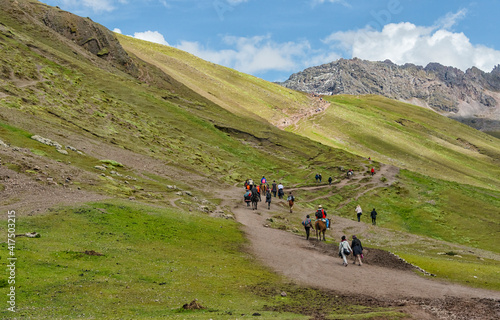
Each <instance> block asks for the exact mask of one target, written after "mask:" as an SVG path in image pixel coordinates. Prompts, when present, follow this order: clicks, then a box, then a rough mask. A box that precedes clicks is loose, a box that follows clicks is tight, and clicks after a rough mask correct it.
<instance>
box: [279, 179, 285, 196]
mask: <svg viewBox="0 0 500 320" xmlns="http://www.w3.org/2000/svg"><path fill="white" fill-rule="evenodd" d="M283 189H284V187H283V185H282V184H281V182H280V184H278V198H280V199H283V196H284V195H285V191H284V190H283Z"/></svg>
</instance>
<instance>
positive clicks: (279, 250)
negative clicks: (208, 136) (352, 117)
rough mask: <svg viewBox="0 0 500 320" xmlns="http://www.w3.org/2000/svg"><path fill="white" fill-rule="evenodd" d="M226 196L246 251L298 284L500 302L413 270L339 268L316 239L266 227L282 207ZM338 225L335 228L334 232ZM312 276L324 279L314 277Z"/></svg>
mask: <svg viewBox="0 0 500 320" xmlns="http://www.w3.org/2000/svg"><path fill="white" fill-rule="evenodd" d="M226 192H227V190H226ZM226 195H227V193H226ZM230 196H231V199H230V201H231V203H232V204H233V206H232V207H231V210H232V211H233V212H234V213H235V216H236V219H237V221H238V222H240V223H241V224H242V225H243V230H244V232H245V233H246V235H247V237H248V239H249V240H250V241H251V248H250V250H251V252H252V253H254V254H255V256H256V257H257V258H258V259H259V260H261V261H262V262H263V263H264V264H265V265H267V266H269V267H271V268H272V269H274V270H276V271H277V272H279V273H281V274H283V275H285V276H287V277H288V278H290V279H293V280H295V281H297V282H299V283H302V284H305V285H308V286H313V287H317V288H323V289H331V290H336V291H339V292H342V293H350V294H363V295H369V296H372V297H377V298H391V299H401V298H442V297H443V296H455V297H461V298H473V297H476V298H496V299H500V293H499V292H492V291H487V290H480V289H473V288H468V287H463V286H460V285H455V284H449V283H444V282H440V281H435V280H428V279H425V278H423V277H421V276H418V275H416V274H414V273H413V272H406V271H399V270H391V269H387V268H383V267H378V266H369V267H368V266H361V267H360V266H357V265H349V266H348V267H344V266H343V265H342V260H341V259H340V258H339V257H336V256H327V255H324V254H323V253H322V252H319V251H317V250H316V249H315V246H314V245H313V243H314V242H315V240H313V241H311V240H310V241H307V240H305V238H304V237H303V236H298V235H295V234H292V233H290V232H286V231H282V230H276V229H272V228H269V227H265V225H266V224H267V223H266V219H267V218H269V217H270V216H271V215H270V214H272V213H276V210H278V211H283V214H285V213H286V211H285V210H284V209H283V208H282V207H278V206H276V205H272V207H274V210H269V211H268V210H267V207H266V206H265V205H264V204H263V203H260V204H261V205H260V208H259V209H258V210H257V211H252V210H251V209H249V208H248V207H247V206H246V205H245V204H244V203H242V201H241V190H240V189H234V190H233V191H232V192H231V193H230ZM273 200H274V199H273ZM275 201H276V200H275ZM337 219H340V218H338V217H335V220H336V221H337ZM349 221H350V220H349ZM350 222H352V221H350ZM338 227H339V226H338V225H334V228H338ZM317 274H322V275H323V276H322V277H317V276H314V275H317Z"/></svg>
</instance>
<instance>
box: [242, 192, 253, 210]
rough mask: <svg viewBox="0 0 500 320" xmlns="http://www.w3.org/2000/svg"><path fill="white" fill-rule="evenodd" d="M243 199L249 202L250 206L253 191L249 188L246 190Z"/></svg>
mask: <svg viewBox="0 0 500 320" xmlns="http://www.w3.org/2000/svg"><path fill="white" fill-rule="evenodd" d="M243 199H244V200H245V202H246V203H247V207H250V201H252V191H250V190H248V189H247V191H246V192H245V195H244V196H243Z"/></svg>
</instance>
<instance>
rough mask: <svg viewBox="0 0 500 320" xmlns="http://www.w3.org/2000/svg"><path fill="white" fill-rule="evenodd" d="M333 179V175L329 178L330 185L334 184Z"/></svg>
mask: <svg viewBox="0 0 500 320" xmlns="http://www.w3.org/2000/svg"><path fill="white" fill-rule="evenodd" d="M332 181H333V179H332V177H329V178H328V184H329V185H332Z"/></svg>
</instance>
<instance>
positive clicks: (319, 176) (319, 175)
mask: <svg viewBox="0 0 500 320" xmlns="http://www.w3.org/2000/svg"><path fill="white" fill-rule="evenodd" d="M318 179H319V183H321V179H323V177H322V176H321V173H320V174H318Z"/></svg>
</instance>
